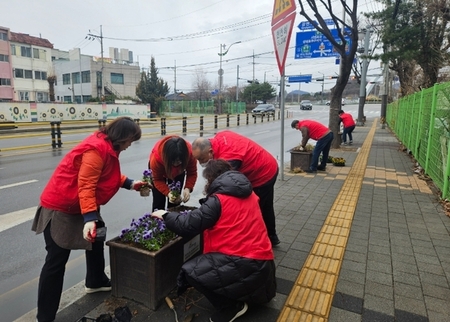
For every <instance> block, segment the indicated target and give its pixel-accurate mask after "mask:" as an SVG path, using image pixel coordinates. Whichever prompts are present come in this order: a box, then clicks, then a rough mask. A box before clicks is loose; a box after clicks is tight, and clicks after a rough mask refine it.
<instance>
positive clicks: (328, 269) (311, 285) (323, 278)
mask: <svg viewBox="0 0 450 322" xmlns="http://www.w3.org/2000/svg"><path fill="white" fill-rule="evenodd" d="M376 126H377V120H375V122H374V123H373V125H372V128H371V129H370V131H369V134H368V135H367V138H366V140H365V141H364V143H363V145H362V147H361V150H360V152H359V154H358V156H357V157H356V160H355V163H354V164H353V166H352V167H351V169H350V170H349V172H348V175H347V176H346V177H345V181H344V184H343V186H342V189H341V191H340V192H339V194H338V196H337V197H336V200H335V202H334V204H333V205H332V207H331V210H330V212H329V213H328V216H327V218H326V219H325V222H324V224H323V226H322V229H321V230H320V232H319V234H318V236H317V238H316V240H315V242H314V244H313V246H312V247H311V251H310V253H309V255H308V258H307V259H306V261H305V264H304V265H303V267H302V270H301V271H300V273H299V275H298V277H297V280H296V281H295V284H294V287H293V288H292V291H291V293H290V294H289V296H288V298H287V300H286V303H285V304H284V307H283V309H282V310H281V313H280V316H279V317H278V320H277V321H278V322H304V321H305V322H306V321H308V322H326V321H328V316H329V314H330V309H331V303H332V301H333V296H334V293H335V290H336V284H337V280H338V277H339V271H340V269H341V265H342V260H343V258H344V252H345V247H346V246H347V241H348V237H349V235H350V228H351V224H352V220H353V215H354V213H355V209H356V204H357V202H358V196H359V193H360V191H361V186H362V184H363V179H366V181H364V183H369V182H367V179H368V178H373V179H374V182H372V184H374V185H375V186H377V185H379V186H386V180H397V179H399V178H398V175H397V174H396V173H395V172H393V173H389V174H386V172H385V171H382V170H380V169H376V168H375V167H370V168H367V160H368V158H369V152H370V147H371V146H372V141H373V138H374V135H375V129H376ZM365 174H366V178H364V175H365Z"/></svg>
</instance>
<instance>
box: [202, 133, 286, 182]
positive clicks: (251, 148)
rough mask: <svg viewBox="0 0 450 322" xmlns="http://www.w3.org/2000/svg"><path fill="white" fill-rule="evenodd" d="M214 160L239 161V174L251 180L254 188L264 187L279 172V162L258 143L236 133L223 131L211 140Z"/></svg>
mask: <svg viewBox="0 0 450 322" xmlns="http://www.w3.org/2000/svg"><path fill="white" fill-rule="evenodd" d="M209 141H210V142H211V146H212V150H213V153H214V159H225V160H227V161H231V160H239V161H241V162H242V165H241V167H240V168H239V169H237V170H238V171H239V172H241V173H242V174H244V175H245V176H246V177H247V178H248V180H250V182H251V184H252V186H253V188H257V187H260V186H263V185H264V184H265V183H267V182H268V181H269V180H270V179H272V178H273V177H274V176H275V174H276V173H277V170H278V163H277V160H276V159H275V158H274V157H273V156H272V155H271V154H270V153H269V152H267V150H265V149H264V148H263V147H262V146H260V145H259V144H257V143H256V142H254V141H252V140H250V139H248V138H246V137H245V136H242V135H240V134H237V133H234V132H232V131H222V132H219V133H217V134H216V136H214V137H213V138H211V139H209Z"/></svg>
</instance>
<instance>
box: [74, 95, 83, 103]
mask: <svg viewBox="0 0 450 322" xmlns="http://www.w3.org/2000/svg"><path fill="white" fill-rule="evenodd" d="M74 99H75V103H78V104H80V103H81V95H75V97H74Z"/></svg>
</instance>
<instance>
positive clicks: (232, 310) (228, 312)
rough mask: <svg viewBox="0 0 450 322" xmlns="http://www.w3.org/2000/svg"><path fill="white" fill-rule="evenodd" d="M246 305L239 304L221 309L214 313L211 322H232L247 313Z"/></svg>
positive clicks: (243, 303)
mask: <svg viewBox="0 0 450 322" xmlns="http://www.w3.org/2000/svg"><path fill="white" fill-rule="evenodd" d="M247 310H248V305H247V303H245V302H239V303H238V304H236V305H235V306H232V307H227V308H223V309H221V310H219V311H217V312H215V313H214V314H213V315H212V316H211V317H210V318H209V321H211V322H232V321H234V320H236V319H237V318H238V317H240V316H242V315H244V314H245V312H247Z"/></svg>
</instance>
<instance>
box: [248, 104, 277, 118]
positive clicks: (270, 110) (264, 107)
mask: <svg viewBox="0 0 450 322" xmlns="http://www.w3.org/2000/svg"><path fill="white" fill-rule="evenodd" d="M252 115H253V116H257V115H263V116H264V115H275V106H274V105H273V104H259V105H257V106H256V107H255V108H254V109H253V110H252Z"/></svg>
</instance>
